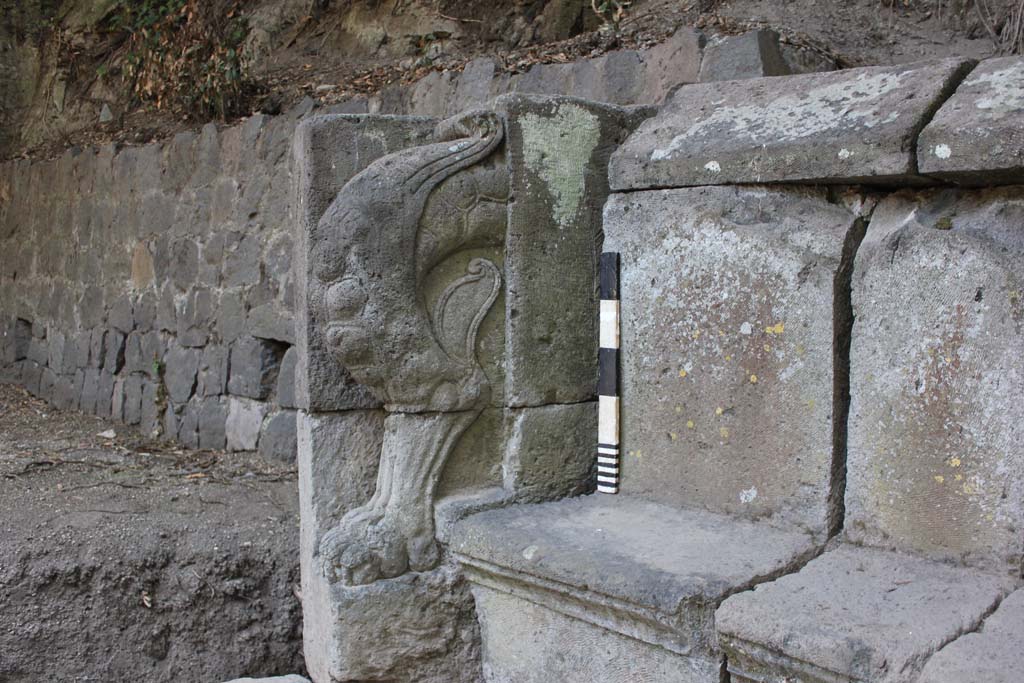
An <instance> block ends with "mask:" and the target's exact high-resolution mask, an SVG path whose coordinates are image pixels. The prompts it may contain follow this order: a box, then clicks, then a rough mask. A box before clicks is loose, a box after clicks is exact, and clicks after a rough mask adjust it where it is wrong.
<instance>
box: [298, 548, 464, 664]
mask: <svg viewBox="0 0 1024 683" xmlns="http://www.w3.org/2000/svg"><path fill="white" fill-rule="evenodd" d="M320 588H323V589H324V590H325V592H326V595H324V597H323V598H321V599H322V601H323V603H324V604H323V605H322V607H321V609H326V610H329V614H328V615H326V616H327V619H326V620H325V621H323V622H320V624H319V625H320V628H318V629H316V630H312V629H310V628H309V627H308V626H306V624H305V621H304V624H303V627H304V640H305V647H306V652H307V655H306V664H307V667H308V669H309V670H310V673H311V675H312V676H313V678H314V679H316V680H318V681H319V680H322V681H326V682H328V683H341V682H343V681H352V680H401V681H422V682H423V683H475V682H476V681H479V680H481V678H480V664H479V653H478V648H479V635H478V634H479V631H478V627H477V624H476V619H475V615H474V612H473V599H472V597H471V596H470V594H469V590H468V587H467V586H466V583H465V580H464V579H463V578H462V577H461V576H460V574H459V572H458V571H457V570H456V569H455V568H454V567H453V566H451V565H444V566H442V567H440V568H438V569H434V570H432V571H429V572H423V573H410V574H405V575H403V576H400V577H397V578H393V579H387V580H384V581H377V582H375V583H373V584H370V585H368V586H356V587H347V586H342V585H340V584H331V585H325V586H320ZM304 593H305V589H304ZM304 597H305V595H304ZM396 626H398V627H397V628H396ZM313 650H315V651H317V652H319V653H323V654H322V655H320V656H321V657H323V658H324V659H323V660H322V661H314V662H311V661H310V655H309V653H310V652H311V651H313Z"/></svg>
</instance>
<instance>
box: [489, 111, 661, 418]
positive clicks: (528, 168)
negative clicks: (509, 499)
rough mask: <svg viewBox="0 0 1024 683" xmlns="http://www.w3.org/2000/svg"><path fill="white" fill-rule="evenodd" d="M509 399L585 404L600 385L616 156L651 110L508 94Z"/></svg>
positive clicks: (516, 403) (509, 402) (529, 402)
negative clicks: (610, 178)
mask: <svg viewBox="0 0 1024 683" xmlns="http://www.w3.org/2000/svg"><path fill="white" fill-rule="evenodd" d="M497 106H498V108H499V109H500V110H501V111H503V112H504V113H505V116H506V119H507V122H508V123H507V126H506V128H507V131H506V140H507V142H506V145H507V152H506V153H507V155H508V158H509V165H510V171H511V189H512V196H513V197H515V201H514V202H513V203H512V204H511V205H510V207H509V218H508V235H507V239H506V258H505V263H506V264H508V268H507V270H506V273H505V278H506V280H507V283H506V302H505V308H506V316H507V317H506V326H507V341H506V354H507V359H506V380H505V382H506V387H505V396H506V404H507V405H510V406H515V407H523V406H531V405H543V404H548V403H577V402H580V401H585V400H587V399H589V398H592V397H593V396H594V391H595V387H596V382H597V327H596V325H597V305H598V304H597V289H596V282H597V279H596V278H597V260H598V254H599V252H600V250H601V248H600V242H599V233H600V227H599V226H600V225H601V207H602V205H603V204H604V201H605V198H606V197H607V195H608V185H607V182H606V177H605V174H604V173H603V172H601V171H599V169H603V168H605V167H606V165H607V163H608V158H609V156H610V155H611V153H612V150H614V149H615V148H616V147H617V146H618V145H619V144H620V143H621V142H622V140H624V139H625V137H626V136H627V135H629V133H630V132H631V131H632V130H633V129H634V128H635V127H636V126H637V125H638V124H639V122H640V121H641V120H643V118H645V117H646V116H647V115H648V114H649V113H650V112H648V111H647V110H639V109H632V110H626V109H620V108H617V107H611V106H606V105H599V104H595V103H593V102H585V101H583V100H575V99H572V98H566V97H556V98H550V97H536V96H526V95H509V96H506V97H502V98H500V99H499V100H498V102H497Z"/></svg>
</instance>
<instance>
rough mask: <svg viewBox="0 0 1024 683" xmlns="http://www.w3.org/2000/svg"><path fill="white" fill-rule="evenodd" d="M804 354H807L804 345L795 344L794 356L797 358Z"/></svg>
mask: <svg viewBox="0 0 1024 683" xmlns="http://www.w3.org/2000/svg"><path fill="white" fill-rule="evenodd" d="M806 352H807V349H805V348H804V345H803V344H797V345H796V355H798V356H802V355H804V354H805V353H806Z"/></svg>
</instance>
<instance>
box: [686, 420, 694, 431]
mask: <svg viewBox="0 0 1024 683" xmlns="http://www.w3.org/2000/svg"><path fill="white" fill-rule="evenodd" d="M694 427H696V425H695V424H693V420H687V421H686V428H687V429H693V428H694Z"/></svg>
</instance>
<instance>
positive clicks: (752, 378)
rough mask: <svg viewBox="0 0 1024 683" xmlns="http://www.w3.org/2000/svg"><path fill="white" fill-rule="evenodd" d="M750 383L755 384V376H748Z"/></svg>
mask: <svg viewBox="0 0 1024 683" xmlns="http://www.w3.org/2000/svg"><path fill="white" fill-rule="evenodd" d="M750 383H751V384H757V375H751V376H750Z"/></svg>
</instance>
